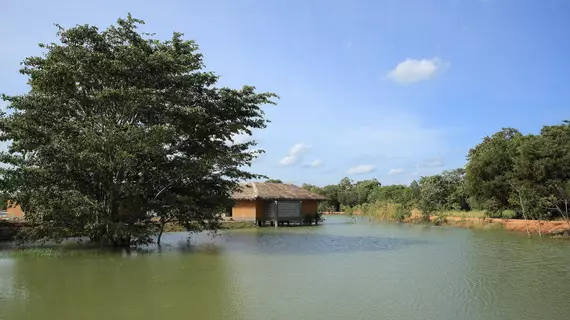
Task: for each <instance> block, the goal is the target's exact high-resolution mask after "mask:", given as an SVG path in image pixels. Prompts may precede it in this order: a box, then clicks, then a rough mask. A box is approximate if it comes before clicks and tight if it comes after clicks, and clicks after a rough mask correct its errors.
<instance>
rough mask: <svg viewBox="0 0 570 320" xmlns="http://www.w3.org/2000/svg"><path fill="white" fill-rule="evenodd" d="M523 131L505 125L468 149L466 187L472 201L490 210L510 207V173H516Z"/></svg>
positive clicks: (496, 210) (494, 210)
mask: <svg viewBox="0 0 570 320" xmlns="http://www.w3.org/2000/svg"><path fill="white" fill-rule="evenodd" d="M521 136H522V134H521V133H520V132H519V131H518V130H516V129H512V128H505V129H503V130H501V131H499V132H497V133H495V134H494V135H492V136H490V137H485V138H484V139H483V142H481V143H480V144H478V145H477V146H475V147H474V148H473V149H471V150H470V151H469V154H468V156H467V159H468V163H467V166H466V187H467V191H468V193H469V195H470V196H471V198H472V201H473V202H474V203H475V204H476V205H477V206H478V207H481V208H483V209H485V210H488V211H490V212H500V211H502V210H505V209H509V208H511V204H510V202H509V199H510V197H511V193H512V187H511V181H510V176H511V174H512V172H513V166H514V159H515V157H516V152H517V148H516V147H517V146H516V144H515V143H514V142H515V141H516V139H519V138H520V137H521Z"/></svg>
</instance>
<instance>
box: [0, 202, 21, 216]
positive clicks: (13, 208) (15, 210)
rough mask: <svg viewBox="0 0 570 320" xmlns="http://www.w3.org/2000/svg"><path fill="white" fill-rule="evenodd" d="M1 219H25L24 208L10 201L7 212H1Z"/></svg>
mask: <svg viewBox="0 0 570 320" xmlns="http://www.w3.org/2000/svg"><path fill="white" fill-rule="evenodd" d="M0 219H20V220H21V219H24V212H23V211H22V208H21V207H20V206H19V205H17V204H16V203H15V202H11V201H8V203H7V204H6V210H2V211H1V212H0Z"/></svg>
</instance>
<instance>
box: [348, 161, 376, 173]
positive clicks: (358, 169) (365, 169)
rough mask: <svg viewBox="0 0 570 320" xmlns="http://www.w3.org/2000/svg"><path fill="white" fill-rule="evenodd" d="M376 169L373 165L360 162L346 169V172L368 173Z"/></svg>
mask: <svg viewBox="0 0 570 320" xmlns="http://www.w3.org/2000/svg"><path fill="white" fill-rule="evenodd" d="M375 169H376V167H375V166H372V165H369V164H361V165H359V166H356V167H352V168H350V169H348V171H347V172H346V174H350V175H353V174H364V173H369V172H372V171H374V170H375Z"/></svg>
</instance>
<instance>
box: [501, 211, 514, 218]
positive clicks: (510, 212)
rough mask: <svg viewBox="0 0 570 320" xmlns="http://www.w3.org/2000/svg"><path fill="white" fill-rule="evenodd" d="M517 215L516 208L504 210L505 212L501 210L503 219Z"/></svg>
mask: <svg viewBox="0 0 570 320" xmlns="http://www.w3.org/2000/svg"><path fill="white" fill-rule="evenodd" d="M516 216H517V213H516V212H515V211H514V210H503V212H501V218H503V219H514V218H516Z"/></svg>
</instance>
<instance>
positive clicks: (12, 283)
mask: <svg viewBox="0 0 570 320" xmlns="http://www.w3.org/2000/svg"><path fill="white" fill-rule="evenodd" d="M163 242H164V243H168V244H169V246H166V247H164V248H163V249H162V250H160V251H157V249H156V248H147V249H146V250H133V251H130V252H125V251H116V252H110V251H101V250H82V251H66V252H67V253H66V254H64V255H63V256H61V257H55V258H50V257H18V258H8V257H7V255H6V254H3V255H0V257H3V258H0V319H3V320H12V319H14V320H23V319H45V320H56V319H57V320H67V319H69V320H72V319H73V320H76V319H82V320H84V319H85V320H86V319H98V320H99V319H109V320H111V319H137V320H145V319H149V320H150V319H153V320H155V319H254V320H255V319H259V320H265V319H276V320H279V319H283V320H285V319H327V320H332V319H343V320H344V319H406V320H407V319H437V320H440V319H450V320H451V319H453V320H456V319H486V320H488V319H517V320H524V319H528V320H536V319H568V317H569V314H570V304H569V301H570V242H569V241H565V240H552V239H538V238H536V239H531V240H529V239H526V237H525V236H524V235H519V234H513V233H508V232H504V231H477V230H467V229H458V228H451V227H445V228H442V227H430V226H418V225H401V224H370V223H368V222H364V221H359V222H357V223H350V222H349V220H348V219H347V218H344V217H327V220H326V221H325V223H324V224H323V225H320V226H317V227H291V228H286V227H283V228H279V229H277V230H276V229H275V228H271V227H267V228H259V229H251V230H233V231H226V232H223V233H222V234H221V235H219V236H218V237H216V238H214V239H212V238H210V237H208V236H207V235H195V236H193V237H191V242H190V243H191V245H188V239H187V234H184V233H171V234H167V235H165V237H164V239H163Z"/></svg>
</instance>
